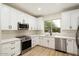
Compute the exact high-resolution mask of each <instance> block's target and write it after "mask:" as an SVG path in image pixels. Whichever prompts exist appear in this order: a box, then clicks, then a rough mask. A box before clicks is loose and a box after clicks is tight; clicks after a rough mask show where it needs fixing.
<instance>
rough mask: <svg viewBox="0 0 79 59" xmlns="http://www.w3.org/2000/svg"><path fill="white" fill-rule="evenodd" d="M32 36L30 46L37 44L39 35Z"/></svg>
mask: <svg viewBox="0 0 79 59" xmlns="http://www.w3.org/2000/svg"><path fill="white" fill-rule="evenodd" d="M31 38H32V47H34V46H36V45H38V43H39V37H31Z"/></svg>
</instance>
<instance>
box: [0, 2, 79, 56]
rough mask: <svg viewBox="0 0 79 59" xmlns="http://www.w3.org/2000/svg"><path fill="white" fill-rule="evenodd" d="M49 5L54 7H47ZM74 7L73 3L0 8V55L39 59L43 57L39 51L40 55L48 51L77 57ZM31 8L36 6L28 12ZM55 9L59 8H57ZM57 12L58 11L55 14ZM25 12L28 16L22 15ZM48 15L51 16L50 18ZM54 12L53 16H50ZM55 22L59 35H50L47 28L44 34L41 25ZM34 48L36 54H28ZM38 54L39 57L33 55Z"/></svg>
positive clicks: (76, 12)
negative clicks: (38, 58)
mask: <svg viewBox="0 0 79 59" xmlns="http://www.w3.org/2000/svg"><path fill="white" fill-rule="evenodd" d="M36 5H37V6H36ZM50 5H52V7H54V6H55V7H54V8H52V7H49V6H50ZM62 5H63V6H62ZM78 5H79V4H77V3H76V4H75V3H74V4H73V3H70V4H66V3H65V4H62V3H59V4H58V3H56V4H54V3H52V4H48V3H47V4H44V3H43V4H40V3H38V4H31V3H29V4H27V3H25V4H22V3H21V4H18V3H10V4H9V3H2V4H0V14H1V16H0V55H1V56H19V55H20V56H23V55H25V56H29V55H32V56H33V55H38V56H39V55H42V56H43V55H45V54H46V53H45V52H44V54H43V53H42V52H41V53H40V51H44V50H42V49H48V51H49V50H54V51H55V52H57V53H59V54H58V55H61V54H66V55H67V54H68V55H78V47H77V44H76V43H77V42H76V39H77V38H76V36H77V35H76V34H77V32H78V31H77V28H78V25H79V20H78V18H79V9H78ZM24 6H26V7H24ZM32 6H36V7H35V8H36V9H37V10H36V9H32ZM42 6H43V7H42ZM57 6H58V7H59V6H60V8H58V7H57ZM39 7H41V8H39ZM70 7H71V8H70ZM43 8H45V9H47V11H49V12H47V11H45V10H43V11H41V10H42V9H43ZM57 8H58V11H56V10H57ZM25 10H27V11H30V12H26V11H25ZM63 10H64V11H63ZM52 11H53V14H51V13H52ZM46 12H47V13H46ZM54 12H56V13H55V14H54ZM30 14H31V15H30ZM46 14H48V15H46ZM56 19H60V26H61V28H60V32H53V33H52V31H51V28H52V27H51V25H50V28H48V29H49V30H47V32H48V33H45V30H46V29H45V21H51V20H56ZM74 19H75V20H74ZM34 48H36V49H37V51H36V50H34V51H35V52H34V53H36V54H31V53H32V52H30V51H31V50H32V49H34ZM5 49H6V50H5ZM23 51H24V52H23ZM38 51H39V53H40V54H39V53H37V52H38ZM46 51H47V50H46ZM47 53H49V52H47ZM55 54H56V53H54V55H55ZM46 55H48V54H46ZM68 55H67V56H68ZM52 56H53V54H52Z"/></svg>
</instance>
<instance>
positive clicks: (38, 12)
mask: <svg viewBox="0 0 79 59" xmlns="http://www.w3.org/2000/svg"><path fill="white" fill-rule="evenodd" d="M6 4H7V5H10V6H12V7H14V8H17V9H19V10H21V11H24V12H26V13H29V14H30V15H33V16H37V17H38V16H45V15H50V14H55V13H59V12H62V11H67V10H70V9H74V8H78V7H79V4H78V3H6Z"/></svg>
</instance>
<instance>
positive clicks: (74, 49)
mask: <svg viewBox="0 0 79 59" xmlns="http://www.w3.org/2000/svg"><path fill="white" fill-rule="evenodd" d="M73 54H76V55H77V45H76V40H73Z"/></svg>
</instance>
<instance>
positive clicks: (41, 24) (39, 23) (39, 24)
mask: <svg viewBox="0 0 79 59" xmlns="http://www.w3.org/2000/svg"><path fill="white" fill-rule="evenodd" d="M37 29H38V30H44V21H43V18H42V17H41V18H38V19H37Z"/></svg>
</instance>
